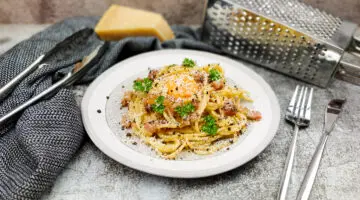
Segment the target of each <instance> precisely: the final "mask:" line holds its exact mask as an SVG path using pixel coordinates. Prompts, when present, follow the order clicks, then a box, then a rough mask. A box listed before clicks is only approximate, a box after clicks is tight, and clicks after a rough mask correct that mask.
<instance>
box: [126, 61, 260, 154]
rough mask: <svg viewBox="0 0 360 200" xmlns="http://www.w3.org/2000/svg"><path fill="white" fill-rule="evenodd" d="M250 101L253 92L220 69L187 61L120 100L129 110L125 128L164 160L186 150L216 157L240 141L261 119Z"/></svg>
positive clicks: (137, 84)
mask: <svg viewBox="0 0 360 200" xmlns="http://www.w3.org/2000/svg"><path fill="white" fill-rule="evenodd" d="M245 101H252V100H251V99H250V98H249V96H248V92H247V91H245V90H243V89H241V88H238V87H236V86H234V87H232V86H230V85H229V84H227V83H226V80H225V76H224V71H223V69H222V68H221V67H220V65H219V64H209V65H206V66H196V63H195V62H194V61H193V60H191V59H188V58H185V59H184V61H183V63H182V64H180V65H175V64H174V65H169V66H165V67H163V68H161V69H158V70H150V71H149V74H148V77H146V78H138V79H136V80H135V81H134V84H133V90H132V91H126V92H125V94H124V97H123V99H122V101H121V104H122V106H123V107H128V112H127V113H126V114H125V115H124V116H123V118H122V119H121V123H122V126H123V127H125V128H131V129H132V131H133V133H134V134H135V135H136V136H138V137H140V139H141V140H142V141H144V142H145V143H146V144H148V145H150V146H151V147H152V148H153V149H154V150H155V151H156V152H157V153H158V154H159V155H160V156H161V157H163V158H167V159H174V158H176V157H177V156H178V155H179V153H180V152H181V151H183V150H185V149H187V150H190V151H193V152H194V153H196V154H211V153H214V152H216V151H218V150H220V149H223V148H226V147H228V146H230V145H231V144H232V143H233V142H236V140H237V139H238V137H239V136H240V135H241V134H242V133H243V132H244V131H245V130H246V127H247V126H248V123H249V121H254V120H260V119H261V114H260V113H259V112H258V111H254V110H250V109H248V108H246V107H245V106H244V105H243V104H244V102H245Z"/></svg>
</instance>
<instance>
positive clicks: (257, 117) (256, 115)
mask: <svg viewBox="0 0 360 200" xmlns="http://www.w3.org/2000/svg"><path fill="white" fill-rule="evenodd" d="M246 116H247V117H248V118H249V119H251V120H256V121H259V120H261V118H262V116H261V113H260V112H259V111H256V110H250V111H249V112H248V113H247V115H246Z"/></svg>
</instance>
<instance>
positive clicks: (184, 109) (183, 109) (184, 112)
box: [175, 103, 195, 118]
mask: <svg viewBox="0 0 360 200" xmlns="http://www.w3.org/2000/svg"><path fill="white" fill-rule="evenodd" d="M194 111H195V107H194V105H192V104H191V103H187V104H185V105H184V106H177V107H176V108H175V112H177V113H178V114H179V115H180V116H181V117H182V118H184V117H186V116H188V115H189V113H192V112H194Z"/></svg>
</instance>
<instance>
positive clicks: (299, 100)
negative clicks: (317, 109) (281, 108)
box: [294, 86, 304, 118]
mask: <svg viewBox="0 0 360 200" xmlns="http://www.w3.org/2000/svg"><path fill="white" fill-rule="evenodd" d="M303 94H304V86H302V87H301V90H300V95H299V98H298V99H297V102H296V106H295V112H294V117H295V118H299V114H300V105H301V101H302V99H304V95H303Z"/></svg>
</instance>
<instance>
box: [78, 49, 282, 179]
mask: <svg viewBox="0 0 360 200" xmlns="http://www.w3.org/2000/svg"><path fill="white" fill-rule="evenodd" d="M167 52H169V53H172V54H176V53H179V54H197V55H199V56H205V57H206V56H211V57H212V58H215V59H218V60H226V62H230V63H233V64H235V65H239V66H240V67H241V70H242V71H243V72H244V73H246V74H247V75H249V76H251V77H252V78H253V79H254V80H255V81H256V82H258V83H259V85H261V87H262V88H263V89H264V91H265V93H266V95H267V96H268V97H269V99H270V101H271V103H270V105H271V106H272V110H273V111H274V112H273V113H272V116H273V117H274V116H275V117H274V118H273V122H274V125H273V126H271V127H270V130H269V131H268V132H269V134H267V137H266V138H265V139H263V140H262V142H261V143H259V144H258V145H257V146H256V148H254V149H255V150H256V151H252V152H251V153H249V154H248V156H247V157H246V159H241V160H240V159H237V160H236V161H237V162H232V163H231V164H232V165H221V166H222V167H218V168H215V169H217V170H212V171H209V172H202V173H197V174H196V173H179V172H177V173H175V172H174V171H171V170H168V171H166V172H165V173H164V170H163V169H159V168H157V167H150V168H149V167H148V166H145V165H141V163H139V162H137V163H132V162H128V159H127V158H124V157H123V158H124V159H123V160H120V159H119V157H118V156H116V155H115V154H114V152H112V150H111V148H109V147H107V146H106V144H104V142H103V141H100V140H98V139H97V137H98V136H97V135H96V134H95V133H93V130H91V129H90V128H89V127H87V126H86V123H87V122H88V121H89V119H88V116H87V115H86V114H85V113H87V107H88V104H89V102H90V99H91V98H90V97H91V93H92V91H93V90H94V88H96V86H97V85H98V84H100V83H101V80H102V79H103V78H101V77H105V76H106V75H107V74H110V73H111V72H112V71H114V70H117V68H119V67H116V66H117V65H120V63H122V64H126V62H129V60H130V61H131V60H134V59H138V58H141V57H143V56H151V54H158V53H164V54H166V53H167ZM81 115H82V120H83V124H84V128H85V130H86V133H87V134H88V136H89V137H90V139H91V141H92V142H93V143H94V144H95V146H96V147H97V148H98V149H99V150H100V151H102V152H103V153H104V154H105V155H107V156H109V157H110V158H112V159H113V160H115V161H116V162H118V163H120V164H122V165H125V166H127V167H130V168H132V169H136V170H139V171H142V172H146V173H149V174H153V175H158V176H163V177H172V178H200V177H208V176H213V175H216V174H220V173H224V172H227V171H230V170H232V169H234V168H237V167H240V166H242V165H244V164H246V163H248V162H249V161H250V160H252V159H254V158H255V157H256V156H258V155H259V154H260V153H261V152H262V151H264V150H265V149H266V148H267V147H268V146H269V145H270V143H271V141H272V140H273V138H274V137H275V135H276V133H277V130H278V128H279V125H280V105H279V101H278V99H277V97H276V95H275V92H274V91H273V89H272V88H271V86H270V85H269V84H268V83H267V82H266V81H265V80H264V79H263V78H262V77H261V76H260V75H259V74H258V73H256V72H255V71H254V70H252V69H250V68H248V67H247V66H246V63H244V62H242V61H241V60H234V59H232V58H229V57H225V56H221V55H218V54H214V53H209V52H205V51H198V50H183V49H166V50H155V51H150V52H145V53H141V54H138V55H136V56H132V57H129V58H127V59H125V60H122V61H120V62H117V63H115V64H113V65H112V66H111V67H110V68H109V69H107V70H105V71H104V72H103V73H102V74H101V75H100V76H98V77H97V78H96V79H95V80H94V81H93V82H92V83H91V84H90V85H89V87H88V88H87V89H86V92H85V94H84V96H83V99H82V101H81ZM125 159H126V160H125ZM203 171H204V170H203Z"/></svg>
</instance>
